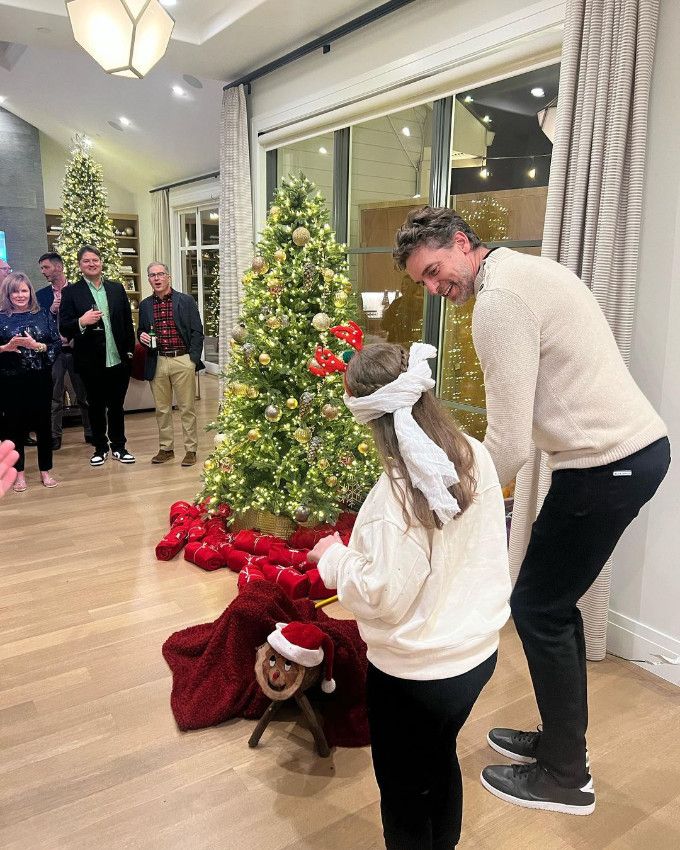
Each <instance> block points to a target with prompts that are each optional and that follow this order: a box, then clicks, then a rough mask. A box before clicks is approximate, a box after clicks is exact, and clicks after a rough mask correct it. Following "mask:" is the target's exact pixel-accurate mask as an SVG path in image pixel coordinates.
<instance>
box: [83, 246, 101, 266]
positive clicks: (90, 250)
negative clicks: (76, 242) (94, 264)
mask: <svg viewBox="0 0 680 850" xmlns="http://www.w3.org/2000/svg"><path fill="white" fill-rule="evenodd" d="M83 254H96V255H97V256H98V257H99V259H100V260H101V258H102V255H101V253H100V251H99V248H95V247H94V245H82V246H81V247H80V248H79V249H78V262H80V261H81V260H82V259H83Z"/></svg>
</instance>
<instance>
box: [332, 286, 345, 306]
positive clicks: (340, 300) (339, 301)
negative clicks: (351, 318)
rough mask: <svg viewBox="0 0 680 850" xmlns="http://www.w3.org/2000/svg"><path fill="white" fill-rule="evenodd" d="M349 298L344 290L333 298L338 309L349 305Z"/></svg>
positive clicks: (340, 290) (339, 291)
mask: <svg viewBox="0 0 680 850" xmlns="http://www.w3.org/2000/svg"><path fill="white" fill-rule="evenodd" d="M347 297H348V296H347V293H346V292H345V291H344V289H339V290H338V291H337V292H336V293H335V295H334V296H333V304H334V305H335V306H336V307H344V306H345V304H346V303H347Z"/></svg>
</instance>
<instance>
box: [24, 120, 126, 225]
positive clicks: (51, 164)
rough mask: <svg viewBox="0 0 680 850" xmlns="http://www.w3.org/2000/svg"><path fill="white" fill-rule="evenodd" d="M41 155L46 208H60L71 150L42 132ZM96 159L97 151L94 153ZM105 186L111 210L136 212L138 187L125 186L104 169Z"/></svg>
mask: <svg viewBox="0 0 680 850" xmlns="http://www.w3.org/2000/svg"><path fill="white" fill-rule="evenodd" d="M40 156H41V158H42V170H43V188H44V190H45V208H46V209H55V210H56V209H59V208H60V207H61V186H62V182H63V180H64V172H65V171H66V163H67V162H68V159H69V152H68V151H67V150H66V148H63V147H62V146H61V145H60V144H59V143H58V142H55V141H54V139H51V138H50V137H49V136H46V135H45V134H44V133H41V134H40ZM94 156H95V159H96V156H97V154H96V151H95V153H94ZM104 186H106V189H107V190H108V193H109V210H110V211H111V212H112V213H136V212H137V204H136V200H135V196H134V191H135V188H136V187H130V189H126V188H123V187H122V186H119V185H118V184H117V183H113V182H112V181H111V180H110V179H108V178H107V175H106V171H104Z"/></svg>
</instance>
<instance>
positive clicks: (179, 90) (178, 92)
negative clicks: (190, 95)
mask: <svg viewBox="0 0 680 850" xmlns="http://www.w3.org/2000/svg"><path fill="white" fill-rule="evenodd" d="M172 93H173V94H174V95H175V97H184V95H185V94H186V92H185V91H184V89H183V88H182V86H173V87H172Z"/></svg>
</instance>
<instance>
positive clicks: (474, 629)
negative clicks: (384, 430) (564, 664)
mask: <svg viewBox="0 0 680 850" xmlns="http://www.w3.org/2000/svg"><path fill="white" fill-rule="evenodd" d="M468 440H469V441H470V443H471V445H472V448H473V451H474V456H475V465H476V479H477V495H476V497H475V501H474V502H473V504H472V505H471V506H470V507H469V508H468V509H467V510H466V511H465V513H463V514H462V515H461V516H460V517H458V518H457V519H454V520H452V521H451V522H449V523H447V524H446V525H445V526H444V527H443V528H442V529H440V530H437V529H425V528H423V527H422V526H421V525H415V526H412V527H411V528H410V529H409V530H408V531H406V523H405V522H404V518H403V516H402V511H401V506H400V504H399V502H398V500H397V498H396V497H395V495H394V494H393V492H392V488H391V486H390V482H389V478H388V477H387V475H386V474H385V473H383V474H382V475H381V476H380V478H379V479H378V481H377V483H376V484H375V486H374V487H373V489H372V490H371V492H370V493H369V494H368V497H367V498H366V501H365V502H364V504H363V506H362V508H361V510H360V511H359V514H358V516H357V520H356V523H355V526H354V531H353V532H352V537H351V538H350V541H349V546H347V547H345V546H343V545H342V544H341V543H336V544H334V545H333V546H331V547H330V548H328V549H327V550H326V552H324V554H323V555H322V557H321V559H320V560H319V565H318V566H319V573H320V575H321V578H322V579H323V581H324V583H325V584H326V586H327V587H337V589H338V597H339V599H340V602H341V603H342V604H343V605H344V606H345V607H346V608H347V609H348V610H349V611H351V612H352V614H354V616H355V617H356V619H357V623H358V625H359V632H360V633H361V636H362V638H363V639H364V640H365V641H366V644H367V646H368V659H369V661H370V662H371V663H372V664H373V665H374V666H375V667H377V668H378V669H379V670H382V671H383V672H384V673H387V674H389V675H391V676H396V677H397V678H400V679H419V680H431V679H446V678H449V677H451V676H459V675H460V674H462V673H465V672H467V671H468V670H472V669H473V668H474V667H476V666H477V665H478V664H481V663H482V661H484V660H486V659H487V658H488V657H489V656H490V655H492V654H493V652H494V651H495V650H496V649H497V647H498V630H499V629H500V628H501V626H502V625H503V624H504V623H505V622H506V620H507V619H508V616H509V614H510V609H509V606H508V598H509V596H510V576H509V571H508V553H507V540H506V529H505V511H504V505H503V496H502V493H501V489H500V485H499V483H498V476H497V474H496V470H495V468H494V465H493V462H492V460H491V457H490V455H489V453H488V452H487V450H486V449H485V448H484V446H482V444H481V443H479V442H478V441H477V440H475V439H473V438H472V437H468Z"/></svg>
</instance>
